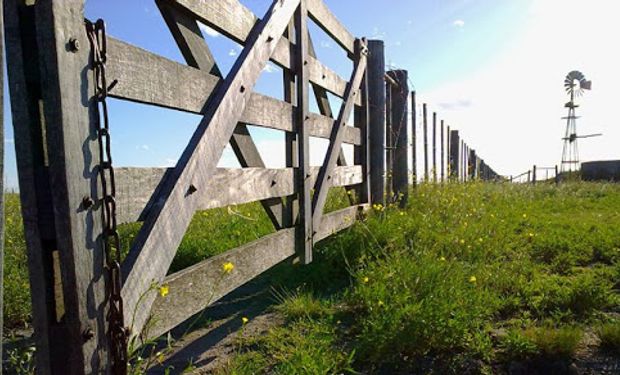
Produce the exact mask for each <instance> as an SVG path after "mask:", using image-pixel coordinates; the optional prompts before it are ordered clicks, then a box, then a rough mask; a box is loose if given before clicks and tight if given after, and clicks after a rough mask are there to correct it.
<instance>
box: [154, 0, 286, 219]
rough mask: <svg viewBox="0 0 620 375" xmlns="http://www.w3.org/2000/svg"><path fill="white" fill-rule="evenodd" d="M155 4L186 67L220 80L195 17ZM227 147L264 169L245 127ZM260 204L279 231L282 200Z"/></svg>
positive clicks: (248, 164)
mask: <svg viewBox="0 0 620 375" xmlns="http://www.w3.org/2000/svg"><path fill="white" fill-rule="evenodd" d="M156 3H157V6H158V7H159V10H160V12H161V14H162V16H163V17H164V20H165V21H166V24H167V25H168V28H169V29H170V31H171V33H172V35H173V37H174V40H175V41H176V43H177V45H178V46H179V49H180V50H181V53H182V54H183V57H184V58H185V61H186V62H187V64H188V65H189V66H192V67H194V68H198V69H202V70H205V71H208V72H210V73H211V74H213V75H215V76H217V77H220V78H221V73H220V70H219V68H218V66H217V63H216V62H215V59H214V58H213V55H212V54H211V51H210V50H209V46H208V45H207V42H206V41H205V40H204V37H203V36H202V33H201V31H200V28H199V27H198V23H197V22H196V18H195V16H193V15H192V14H190V13H189V12H187V11H185V10H184V9H183V8H181V7H179V6H178V5H175V3H171V2H169V1H166V0H156ZM230 145H231V147H232V149H233V152H234V153H235V155H236V157H237V160H238V161H239V164H241V166H242V167H243V168H248V167H256V168H264V167H265V163H264V161H263V159H262V157H261V156H260V153H259V152H258V148H257V147H256V144H255V143H254V141H253V140H252V136H251V135H250V132H249V131H248V127H247V125H246V124H244V123H239V124H237V127H236V128H235V132H234V133H233V136H232V138H231V139H230ZM261 204H262V206H263V208H264V209H265V212H266V213H267V216H269V219H271V222H272V223H273V225H274V227H275V229H276V230H279V229H282V228H283V224H282V210H283V204H282V198H272V199H265V200H262V201H261Z"/></svg>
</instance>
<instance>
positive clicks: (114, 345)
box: [85, 19, 128, 375]
mask: <svg viewBox="0 0 620 375" xmlns="http://www.w3.org/2000/svg"><path fill="white" fill-rule="evenodd" d="M85 26H86V34H87V35H88V41H89V43H90V48H91V68H92V69H93V73H94V77H95V95H94V99H95V100H96V102H97V105H96V106H95V117H96V119H95V124H96V126H97V139H98V143H99V160H100V164H99V166H98V173H99V182H100V184H101V198H100V203H101V207H102V210H101V217H102V227H103V228H102V240H103V246H104V251H105V259H106V267H107V272H108V282H107V284H106V297H107V298H108V301H109V307H108V315H107V320H108V339H109V344H110V352H111V353H110V358H111V361H112V367H111V369H112V373H113V374H115V375H125V374H127V361H128V358H127V339H128V330H127V329H126V328H125V327H124V318H123V299H122V297H121V288H122V280H121V265H120V263H121V246H120V237H119V234H118V230H117V228H116V184H115V180H114V168H113V167H112V150H111V139H110V122H109V118H108V106H107V103H106V99H107V96H108V92H109V91H110V90H111V89H112V88H113V87H114V85H115V84H116V81H114V82H112V84H111V85H109V86H108V83H107V79H106V70H105V67H106V53H107V51H106V50H107V46H106V32H105V23H104V22H103V20H102V19H99V20H97V21H96V22H94V23H93V22H91V21H89V20H85Z"/></svg>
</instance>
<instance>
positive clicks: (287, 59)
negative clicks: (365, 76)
mask: <svg viewBox="0 0 620 375" xmlns="http://www.w3.org/2000/svg"><path fill="white" fill-rule="evenodd" d="M161 1H162V2H171V0H161ZM176 3H177V4H178V5H180V6H182V7H184V8H185V9H187V10H188V11H190V12H192V13H193V14H194V15H195V16H196V17H198V19H199V20H200V21H201V22H203V23H205V24H206V25H208V26H210V27H212V28H214V29H215V30H217V31H218V32H220V33H222V34H223V35H226V36H228V37H229V38H231V39H233V40H234V41H236V42H237V43H240V44H242V45H245V42H246V39H247V36H248V35H249V34H250V31H251V30H252V27H253V26H254V25H255V23H256V22H258V21H260V19H258V18H257V17H256V16H255V15H254V14H253V13H252V12H251V11H250V10H249V9H248V8H246V7H245V6H244V5H242V4H241V3H240V2H239V1H237V0H225V1H217V2H215V1H200V0H176ZM323 6H324V5H323ZM317 8H321V5H320V4H319V5H317ZM327 12H328V14H327V15H325V16H324V15H323V13H321V17H322V18H325V21H326V22H328V24H329V25H331V24H333V23H334V22H335V23H337V24H338V25H340V23H339V22H338V20H336V19H335V18H333V15H331V13H329V10H327ZM340 27H342V25H340ZM344 33H346V34H348V31H346V29H344V28H343V30H341V31H339V34H338V35H340V34H343V35H344ZM348 35H349V36H350V34H348ZM350 37H351V38H352V39H351V43H353V41H354V38H353V37H352V36H350ZM351 47H353V44H351ZM291 48H294V47H293V45H291V43H290V42H289V40H287V39H286V38H280V39H279V40H278V43H277V47H276V49H275V51H274V53H273V55H272V56H271V60H272V61H273V62H275V63H276V64H277V65H279V66H280V67H282V68H284V69H290V70H295V67H294V64H295V62H294V60H293V59H291V51H290V50H291ZM307 61H308V66H309V76H308V79H309V80H310V82H312V83H314V84H317V85H321V86H323V87H324V88H325V89H327V90H328V91H329V92H331V93H333V94H334V95H337V96H339V97H343V95H344V89H345V87H346V81H345V80H344V79H343V78H341V77H340V76H339V75H338V74H336V73H335V72H334V71H332V70H331V69H329V68H327V67H326V66H324V65H323V64H322V63H321V62H320V61H318V60H317V59H315V58H312V57H310V58H309V59H307ZM355 104H356V105H360V102H359V99H358V100H356V102H355Z"/></svg>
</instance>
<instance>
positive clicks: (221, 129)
mask: <svg viewBox="0 0 620 375" xmlns="http://www.w3.org/2000/svg"><path fill="white" fill-rule="evenodd" d="M298 5H299V0H283V1H280V2H275V3H273V4H272V6H271V7H270V9H269V10H268V11H267V14H266V16H265V17H264V18H263V20H261V21H260V22H259V23H258V24H257V25H256V26H255V27H254V28H253V29H252V32H251V33H250V36H249V37H248V38H247V43H248V46H247V47H246V48H245V49H244V50H243V51H242V52H241V54H240V56H239V58H238V59H237V61H236V63H235V65H234V66H233V67H232V69H231V71H230V72H229V74H228V75H227V77H226V79H225V80H224V81H223V82H222V84H221V85H220V86H218V89H217V90H216V92H215V93H214V94H213V97H212V98H211V100H213V103H214V105H212V106H207V111H206V112H205V115H204V118H203V120H202V121H201V123H200V124H199V126H198V129H197V130H196V132H195V133H194V135H193V136H192V139H191V140H190V142H189V144H188V146H187V148H186V149H185V151H184V152H183V154H182V156H181V158H180V159H179V162H178V164H177V166H176V167H175V170H174V172H173V173H171V175H170V177H169V178H167V179H166V181H164V183H163V187H162V195H161V197H162V199H161V200H160V201H159V202H157V204H155V205H154V206H153V207H154V208H153V209H152V210H151V211H150V212H149V216H148V218H147V219H146V220H145V222H144V225H143V226H142V228H141V230H140V232H139V233H138V235H137V237H136V240H135V242H134V246H133V247H132V249H131V250H130V252H129V254H128V256H127V258H126V260H125V262H124V263H123V274H124V276H125V284H124V287H123V293H122V294H123V299H124V301H125V304H126V306H127V308H126V311H127V316H132V315H133V312H134V311H135V319H134V320H133V322H131V321H129V320H128V321H127V323H128V324H132V323H133V327H132V330H133V332H132V333H133V334H135V333H136V332H139V331H141V330H142V327H143V325H144V323H145V322H146V319H147V317H148V312H149V311H150V307H151V305H152V303H153V300H154V299H155V293H148V292H147V291H148V290H149V286H150V285H151V283H152V282H153V281H155V282H159V281H161V280H162V279H163V277H164V275H165V273H166V271H167V270H168V267H169V266H170V263H171V262H172V258H173V257H174V254H175V252H176V249H177V247H178V245H179V243H180V242H181V239H182V237H183V235H184V233H185V231H186V229H187V227H188V225H189V223H190V221H191V218H192V216H193V214H194V212H195V211H196V209H197V203H198V202H199V201H200V200H201V199H200V198H201V197H202V196H204V194H205V192H206V191H207V189H206V187H207V186H208V185H209V184H210V179H211V176H212V175H213V172H214V171H215V168H216V165H217V162H218V161H219V159H220V157H221V155H222V152H223V150H224V147H225V146H226V144H227V143H228V141H229V140H230V137H231V136H232V134H233V131H234V129H235V126H236V125H237V123H238V122H239V120H240V118H241V114H242V113H243V111H244V110H245V106H246V104H247V101H248V97H249V96H250V94H251V91H252V89H253V87H254V84H255V83H256V80H257V79H258V77H259V75H260V74H261V72H262V70H263V69H264V67H265V65H266V64H267V61H268V60H269V58H270V56H271V55H272V54H273V52H274V50H275V46H276V44H277V43H276V42H277V39H278V38H279V37H280V36H281V35H282V34H283V33H284V30H285V28H286V26H287V25H288V22H289V20H290V19H291V18H292V16H293V13H294V12H295V9H296V8H297V6H298ZM145 293H146V294H148V295H146V296H144V297H143V298H141V296H142V295H144V294H145Z"/></svg>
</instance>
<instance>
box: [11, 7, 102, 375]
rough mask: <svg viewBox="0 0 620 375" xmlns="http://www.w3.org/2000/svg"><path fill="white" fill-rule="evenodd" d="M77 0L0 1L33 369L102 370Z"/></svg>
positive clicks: (91, 146) (88, 120) (85, 59)
mask: <svg viewBox="0 0 620 375" xmlns="http://www.w3.org/2000/svg"><path fill="white" fill-rule="evenodd" d="M83 3H84V2H83V0H63V1H62V2H56V1H54V2H52V1H42V2H36V3H35V4H34V5H26V4H25V3H24V2H23V1H16V0H11V1H5V2H4V5H5V9H4V11H5V13H6V17H5V22H6V24H5V26H6V27H5V32H6V42H7V60H8V64H7V66H8V72H9V77H10V79H9V85H10V88H11V106H12V113H13V125H14V129H15V145H16V157H17V165H18V172H19V183H20V199H21V203H22V213H23V216H24V230H25V237H26V242H27V245H28V258H29V259H28V263H29V273H30V284H31V293H32V297H31V298H32V306H33V312H32V313H33V326H34V330H35V334H34V337H35V339H36V345H37V352H36V367H37V373H38V374H69V375H71V374H84V373H88V374H90V373H106V372H107V371H108V369H109V365H108V339H107V322H106V314H105V310H106V306H107V303H106V301H107V298H106V291H105V283H106V279H107V277H106V270H105V268H104V264H105V260H104V250H103V246H102V245H103V244H102V241H100V240H99V239H98V238H99V236H100V234H101V233H102V230H101V211H100V210H101V208H100V207H99V206H98V205H93V206H91V205H87V204H86V203H84V202H88V201H90V200H94V201H96V200H98V199H99V198H100V197H99V196H98V188H97V182H98V178H97V163H98V160H99V157H98V155H99V147H98V144H97V130H96V127H95V124H94V121H93V118H94V114H95V106H96V105H97V103H96V101H95V100H93V95H94V85H93V80H92V71H91V70H90V68H89V58H90V48H89V41H88V39H87V36H86V31H85V27H84V14H83V5H84V4H83ZM78 45H79V46H81V47H80V48H77V46H78ZM72 46H73V47H72ZM40 103H45V106H43V107H41V106H40ZM52 187H53V188H52Z"/></svg>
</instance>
